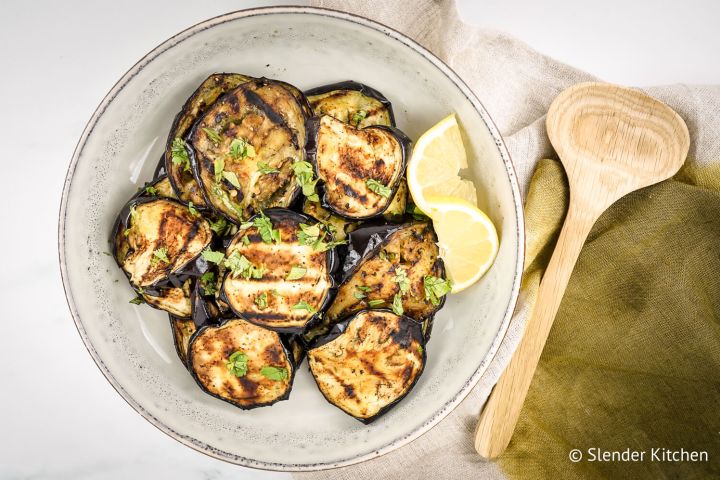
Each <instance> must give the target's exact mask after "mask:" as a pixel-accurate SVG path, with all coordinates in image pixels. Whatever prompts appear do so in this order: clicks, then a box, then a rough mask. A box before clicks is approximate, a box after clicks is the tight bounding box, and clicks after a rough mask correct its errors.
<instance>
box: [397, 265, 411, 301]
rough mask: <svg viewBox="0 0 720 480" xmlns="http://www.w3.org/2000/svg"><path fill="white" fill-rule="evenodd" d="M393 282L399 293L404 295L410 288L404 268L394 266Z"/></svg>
mask: <svg viewBox="0 0 720 480" xmlns="http://www.w3.org/2000/svg"><path fill="white" fill-rule="evenodd" d="M394 280H395V283H397V284H398V288H400V294H401V295H405V294H406V293H407V292H408V291H409V290H410V279H409V278H408V276H407V272H406V271H405V269H404V268H400V267H395V278H394Z"/></svg>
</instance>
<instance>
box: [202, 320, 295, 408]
mask: <svg viewBox="0 0 720 480" xmlns="http://www.w3.org/2000/svg"><path fill="white" fill-rule="evenodd" d="M233 320H235V318H227V319H224V320H223V321H221V322H220V323H218V324H217V325H213V324H208V323H206V324H205V325H203V326H201V327H198V329H197V330H196V331H195V333H194V334H193V335H192V337H190V341H189V342H188V370H189V371H190V375H191V376H192V378H193V380H195V383H197V384H198V387H200V390H202V391H203V392H204V393H206V394H208V395H210V396H211V397H215V398H217V399H218V400H222V401H223V402H227V403H229V404H230V405H233V406H235V407H237V408H239V409H241V410H253V409H255V408H259V407H269V406H270V405H274V404H276V403H277V402H282V401H283V400H287V399H289V398H290V393H291V392H292V389H293V384H294V383H295V372H296V370H297V368H295V364H294V362H293V358H294V357H293V354H292V350H291V349H290V346H289V344H288V343H287V337H284V336H283V335H282V334H279V336H280V344H281V345H282V348H283V351H284V352H285V355H287V358H288V359H289V360H290V363H293V369H292V372H291V375H290V385H289V388H288V390H287V392H286V393H285V395H283V396H282V397H279V398H277V399H275V400H274V401H272V402H267V403H262V404H258V405H253V406H252V407H246V406H242V405H238V404H237V403H235V402H232V401H230V400H228V399H226V398H222V397H221V396H220V395H216V394H214V393H212V392H209V391H207V390H206V389H205V387H204V386H203V384H202V382H201V381H200V379H199V378H198V377H197V375H196V373H195V370H194V369H193V367H192V365H193V358H192V357H193V354H192V344H193V342H194V341H195V339H196V338H197V337H198V336H199V335H201V334H202V332H204V331H205V330H207V329H208V328H218V327H222V326H223V325H225V324H226V323H227V322H231V321H233ZM243 320H244V319H243Z"/></svg>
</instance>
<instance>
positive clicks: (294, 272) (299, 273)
mask: <svg viewBox="0 0 720 480" xmlns="http://www.w3.org/2000/svg"><path fill="white" fill-rule="evenodd" d="M305 273H307V268H305V267H301V266H298V265H293V266H292V267H290V273H288V276H287V278H285V280H299V279H301V278H303V277H304V276H305Z"/></svg>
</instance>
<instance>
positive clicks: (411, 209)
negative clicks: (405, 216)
mask: <svg viewBox="0 0 720 480" xmlns="http://www.w3.org/2000/svg"><path fill="white" fill-rule="evenodd" d="M405 213H409V214H410V215H412V217H413V218H414V219H415V220H429V219H430V217H428V216H427V215H425V214H424V213H423V211H422V210H420V209H419V208H418V206H417V205H415V204H414V203H412V202H408V204H407V208H405Z"/></svg>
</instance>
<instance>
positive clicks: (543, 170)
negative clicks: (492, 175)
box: [296, 0, 720, 479]
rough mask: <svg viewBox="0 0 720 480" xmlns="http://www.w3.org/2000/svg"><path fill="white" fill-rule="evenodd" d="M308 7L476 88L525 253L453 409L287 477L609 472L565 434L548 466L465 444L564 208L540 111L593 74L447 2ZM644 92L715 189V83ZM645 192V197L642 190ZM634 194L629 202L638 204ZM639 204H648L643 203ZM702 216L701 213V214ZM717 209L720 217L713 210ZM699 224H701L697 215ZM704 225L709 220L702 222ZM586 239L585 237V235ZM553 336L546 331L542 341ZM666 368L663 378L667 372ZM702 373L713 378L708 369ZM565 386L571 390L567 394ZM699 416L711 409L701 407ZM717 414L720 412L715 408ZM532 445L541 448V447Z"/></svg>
mask: <svg viewBox="0 0 720 480" xmlns="http://www.w3.org/2000/svg"><path fill="white" fill-rule="evenodd" d="M313 4H314V5H317V6H321V7H328V8H333V9H337V10H344V11H349V12H351V13H356V14H359V15H362V16H365V17H368V18H372V19H374V20H377V21H379V22H381V23H384V24H386V25H388V26H390V27H392V28H395V29H397V30H399V31H401V32H403V33H405V34H407V35H409V36H410V37H412V38H414V39H415V40H417V41H418V42H419V43H420V44H422V45H423V46H425V47H426V48H428V49H429V50H430V51H432V52H433V53H435V54H436V55H438V56H439V57H440V58H441V59H442V60H444V61H445V62H446V63H448V64H449V65H450V66H451V67H452V68H453V69H454V70H455V71H456V72H457V73H458V74H459V75H460V77H462V78H463V79H464V80H465V81H466V82H467V83H468V84H469V86H470V87H471V88H472V89H473V90H474V91H475V92H476V94H477V96H478V97H479V98H480V100H481V101H482V102H483V104H484V105H485V107H486V109H487V110H488V112H489V113H490V115H491V116H492V118H493V119H494V121H495V122H496V124H497V126H498V128H499V129H500V131H501V133H502V134H503V136H504V138H505V141H506V144H507V146H508V149H509V151H510V154H511V157H512V158H513V161H514V164H515V167H516V170H517V173H518V178H519V181H520V185H521V190H522V194H523V196H524V198H525V199H526V200H527V203H526V214H527V219H526V221H527V254H526V271H525V276H524V280H523V286H522V290H521V295H520V299H519V303H518V306H517V309H516V312H515V315H514V317H513V320H512V322H511V324H510V327H509V330H508V332H507V335H506V337H505V339H504V341H503V343H502V344H501V346H500V349H499V351H498V353H497V355H496V357H495V359H494V360H493V362H492V363H491V365H490V367H489V368H488V371H487V372H486V373H485V375H484V376H483V378H482V379H481V380H480V382H479V384H478V385H477V387H476V388H475V389H473V391H472V392H471V393H470V395H469V396H468V397H467V398H466V399H465V400H464V401H463V402H462V403H461V404H460V405H459V406H458V407H457V408H456V409H455V411H453V412H452V413H451V414H450V415H449V416H448V417H447V418H446V419H445V420H443V421H442V422H441V423H440V424H439V425H437V426H436V427H435V428H433V429H432V430H431V431H430V432H428V433H426V434H425V435H423V436H422V437H420V438H418V439H417V440H415V441H414V442H412V443H411V444H409V445H407V446H405V447H403V448H401V449H399V450H396V451H394V452H391V453H389V454H387V455H385V456H383V457H380V458H378V459H374V460H371V461H368V462H365V463H363V464H359V465H355V466H351V467H346V468H341V469H335V470H330V471H325V472H317V473H309V474H296V477H297V478H302V479H311V478H312V479H355V478H363V479H368V478H369V479H400V478H402V479H412V478H418V479H420V478H432V479H445V478H447V479H465V478H468V479H469V478H472V479H484V478H503V477H505V476H508V475H510V476H512V477H517V478H524V477H525V476H527V477H529V478H562V477H567V478H587V477H588V476H589V477H591V478H605V477H606V476H607V475H612V474H613V471H612V470H611V471H606V470H602V469H592V468H591V469H588V468H583V467H585V466H587V464H585V465H582V464H580V465H576V464H572V463H570V462H569V461H567V460H566V456H567V452H569V450H570V449H571V448H574V447H577V448H587V447H590V446H591V445H572V444H569V443H567V442H569V440H566V439H563V440H562V441H560V440H558V438H554V439H552V440H548V444H550V443H552V444H553V445H554V446H555V449H556V450H557V445H561V447H559V449H560V450H561V451H553V452H552V453H553V455H555V457H552V458H550V459H548V460H547V461H548V462H549V463H552V464H555V465H557V467H553V468H550V469H548V467H547V465H546V464H544V463H543V459H538V458H537V454H536V453H533V451H532V449H526V450H523V449H516V451H514V452H512V453H511V455H510V457H509V458H511V460H512V461H509V462H507V463H500V464H496V463H488V462H484V461H482V460H481V459H480V458H479V457H478V456H477V454H476V453H475V450H474V448H473V431H474V428H475V425H476V422H477V418H478V413H479V411H480V409H481V407H482V404H483V403H484V401H485V399H486V398H487V396H488V394H489V392H490V389H491V388H492V386H493V385H494V384H495V382H497V379H498V378H499V376H500V374H501V372H502V370H503V368H504V367H505V366H506V365H507V363H508V362H509V359H510V356H511V354H512V352H513V351H514V349H515V347H516V346H517V343H518V341H519V337H520V334H521V333H522V329H523V326H524V322H525V319H526V316H527V313H528V311H529V308H530V306H531V305H532V303H533V301H534V297H535V293H536V290H537V285H538V284H539V281H540V278H541V275H542V272H543V268H544V265H545V262H546V261H547V257H548V254H549V252H551V246H552V242H553V241H554V240H553V238H554V235H555V234H556V233H557V229H558V228H559V225H560V223H561V221H562V218H563V215H564V211H565V208H566V202H567V200H566V197H567V192H566V190H565V187H564V183H563V174H562V170H561V169H560V168H559V165H558V164H557V162H552V161H550V160H544V161H543V162H542V163H540V164H539V163H538V162H540V160H541V159H544V158H553V157H554V153H553V151H552V148H551V146H550V143H549V141H548V139H547V137H546V134H545V129H544V115H545V113H546V111H547V109H548V107H549V105H550V102H551V101H552V100H553V99H554V97H555V96H556V95H557V94H558V93H560V92H561V91H562V90H563V89H565V88H566V87H568V86H570V85H572V84H575V83H578V82H582V81H588V80H592V79H593V77H592V76H590V75H588V74H586V73H584V72H581V71H578V70H576V69H573V68H572V67H569V66H566V65H563V64H561V63H560V62H557V61H555V60H553V59H550V58H548V57H545V56H543V55H541V54H539V53H537V52H535V51H533V50H532V49H531V48H529V47H528V46H527V45H525V44H523V43H522V42H520V41H518V40H516V39H513V38H510V37H508V36H506V35H504V34H502V33H499V32H494V31H490V30H485V29H479V28H475V27H471V26H468V25H465V24H463V23H462V22H461V21H460V20H459V17H458V15H457V12H456V10H455V5H454V2H453V0H438V1H430V0H407V1H397V2H394V1H379V0H357V1H353V2H345V1H337V0H319V1H315V2H313ZM646 90H647V91H648V92H649V93H650V94H651V95H653V96H654V97H656V98H658V99H660V100H662V101H664V102H666V103H668V104H669V105H670V106H671V107H672V108H674V109H675V110H676V111H678V112H679V113H680V115H681V116H682V117H683V118H684V119H685V121H686V122H687V124H688V127H689V129H690V132H691V140H692V143H691V151H690V158H689V159H688V164H687V166H686V168H685V169H684V171H683V173H682V177H683V178H684V179H685V181H686V182H687V183H689V184H691V185H693V186H694V187H697V188H700V189H703V188H706V189H710V190H714V192H718V191H720V169H718V168H716V167H717V166H718V164H720V162H719V160H720V88H718V87H688V86H684V85H676V86H668V87H657V88H649V89H646ZM533 175H534V177H533ZM531 177H532V184H531ZM652 195H653V194H652V193H651V194H649V196H650V197H652ZM658 195H662V191H659V193H658ZM715 197H717V199H720V196H717V195H715ZM715 197H713V198H715ZM641 200H642V199H640V200H638V199H635V200H633V201H635V202H636V203H637V201H641ZM708 201H709V200H708ZM629 205H630V206H629V207H628V208H630V211H632V209H633V208H634V209H635V210H637V208H640V207H643V205H640V206H638V205H634V204H629ZM718 205H720V203H718ZM628 208H624V209H620V210H618V212H614V213H613V215H615V216H616V217H617V216H618V215H620V216H621V217H620V218H621V219H623V218H625V217H624V216H622V215H626V214H627V212H626V210H628ZM644 208H651V206H648V205H645V206H644ZM650 211H653V210H652V209H651V210H650ZM711 211H712V210H711ZM703 215H708V214H707V212H705V213H704V214H703ZM718 216H719V217H720V211H718ZM701 218H706V217H701ZM617 220H618V219H617V218H613V223H608V221H606V222H605V223H604V224H603V225H601V227H602V228H604V229H605V230H608V229H611V228H612V226H613V225H615V224H617V223H618V221H617ZM701 221H703V222H705V220H701ZM706 223H712V221H711V220H708V221H707V222H706ZM719 223H720V222H719ZM712 226H713V228H716V224H714V223H713V224H712ZM594 232H595V231H594ZM592 237H593V236H592V235H591V239H592ZM717 247H718V248H717V249H716V250H715V257H717V252H718V251H720V242H718V244H717ZM586 248H587V247H586ZM573 278H575V277H573ZM708 282H709V285H711V286H713V287H714V288H715V289H714V290H713V292H718V291H720V290H718V288H717V286H718V283H719V282H718V278H717V277H716V278H711V279H708ZM571 284H572V279H571ZM566 298H567V297H566ZM718 303H720V302H718ZM590 304H592V301H590ZM709 312H710V313H709V315H713V314H714V315H716V316H718V315H720V313H719V312H720V305H718V304H713V305H712V306H711V307H710V308H709ZM561 313H562V312H561ZM604 313H605V314H607V312H604ZM639 315H640V313H638V316H639ZM587 320H588V319H581V320H577V321H587ZM714 326H715V327H716V328H715V330H713V326H712V325H711V326H710V327H709V328H710V331H711V332H714V335H715V337H712V339H711V340H710V343H709V344H708V345H709V346H707V347H706V350H707V351H710V352H711V353H712V354H713V355H714V357H713V358H714V361H715V363H712V364H710V363H707V362H706V367H707V368H709V369H710V370H708V371H710V372H712V371H713V368H714V366H715V365H717V366H718V367H719V368H720V364H718V363H717V360H718V359H720V348H718V347H717V342H715V343H713V342H714V339H715V338H718V335H720V328H718V327H717V318H716V323H715V324H714ZM552 335H553V333H551V339H552ZM713 349H714V350H713ZM707 351H702V352H699V353H698V355H699V356H700V357H701V355H702V354H703V353H707ZM701 358H702V357H701ZM608 368H610V367H608ZM715 371H716V372H717V370H715ZM540 374H544V375H550V376H552V375H553V371H549V372H545V371H543V370H542V369H541V370H540V371H539V375H540ZM668 375H672V372H670V373H669V374H668ZM705 376H706V377H712V374H711V375H705ZM575 378H577V377H576V376H573V377H572V378H571V379H570V380H569V383H568V385H570V387H572V385H573V383H572V381H573V379H575ZM658 382H662V378H660V379H658ZM558 385H559V384H558ZM566 387H567V385H563V388H566ZM704 388H706V389H710V392H711V393H712V392H715V393H716V395H717V396H718V397H720V380H719V379H718V374H717V373H716V374H715V376H714V377H713V378H708V383H707V386H706V387H704ZM567 393H568V395H570V394H571V393H572V392H567ZM563 394H564V392H560V393H559V395H560V396H562V395H563ZM650 400H652V397H651V398H650ZM546 408H547V406H546ZM677 408H678V409H682V408H683V405H677ZM524 413H525V412H524ZM702 414H703V415H711V413H708V412H707V411H705V412H702ZM716 414H717V416H718V417H720V405H718V411H717V412H716ZM568 415H569V413H568ZM533 420H534V423H533V422H530V421H529V420H528V421H527V422H525V423H523V421H521V424H520V427H519V433H518V435H525V437H527V438H531V439H532V441H533V442H536V443H537V442H538V441H543V440H542V437H541V436H538V435H534V436H533V435H532V434H531V433H527V432H528V431H530V427H528V424H532V427H533V428H535V429H536V430H538V429H539V430H542V429H543V425H542V422H541V421H539V420H538V419H537V418H533ZM630 421H632V420H630ZM715 425H717V423H716V424H715ZM717 430H718V432H715V433H718V434H720V426H719V428H718V429H717ZM545 433H546V434H547V435H549V436H552V435H554V432H553V431H552V429H551V428H547V429H546V431H545ZM705 433H707V432H705ZM603 435H605V437H608V436H609V435H610V434H609V433H607V434H605V432H599V433H597V437H596V438H598V439H602V438H604V437H603ZM538 438H540V440H538ZM547 438H550V437H547ZM563 442H564V443H563ZM714 445H715V446H716V447H717V448H716V451H715V452H714V454H715V456H716V457H720V436H718V437H716V442H715V443H714ZM658 446H662V445H658ZM536 450H539V451H540V452H542V448H539V449H536ZM548 450H550V449H548ZM534 455H535V456H534ZM718 459H719V458H714V459H711V460H714V461H717V460H718ZM714 465H715V467H713V468H716V467H717V463H715V464H714ZM501 467H502V468H501ZM620 467H622V466H620ZM622 471H623V470H622V469H620V470H617V471H615V472H614V473H615V474H618V472H622ZM666 471H667V470H664V469H663V466H662V465H656V466H654V467H653V468H652V469H647V470H637V471H635V476H643V477H644V476H645V475H652V476H653V477H657V476H659V475H662V474H663V472H666ZM708 471H709V470H708ZM676 472H677V471H676ZM690 472H691V470H686V471H685V473H690ZM671 475H672V474H671Z"/></svg>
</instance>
